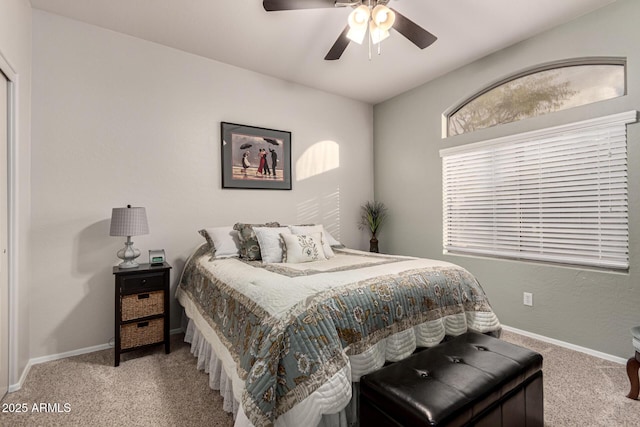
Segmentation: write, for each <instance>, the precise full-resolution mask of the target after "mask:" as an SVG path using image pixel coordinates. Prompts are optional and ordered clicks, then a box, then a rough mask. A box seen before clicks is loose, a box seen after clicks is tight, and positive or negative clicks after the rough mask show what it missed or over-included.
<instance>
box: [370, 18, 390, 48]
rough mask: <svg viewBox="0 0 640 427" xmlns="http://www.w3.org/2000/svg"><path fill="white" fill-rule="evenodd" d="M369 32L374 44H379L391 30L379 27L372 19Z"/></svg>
mask: <svg viewBox="0 0 640 427" xmlns="http://www.w3.org/2000/svg"><path fill="white" fill-rule="evenodd" d="M369 32H370V33H371V41H372V42H373V44H378V43H380V42H381V41H382V40H384V39H386V38H387V37H389V31H388V30H385V29H382V28H380V27H377V26H376V24H375V23H374V22H373V21H371V24H369Z"/></svg>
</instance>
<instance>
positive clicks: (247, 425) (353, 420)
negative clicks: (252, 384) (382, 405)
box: [183, 314, 357, 427]
mask: <svg viewBox="0 0 640 427" xmlns="http://www.w3.org/2000/svg"><path fill="white" fill-rule="evenodd" d="M184 317H185V318H184V319H183V321H186V323H187V326H186V329H185V331H186V332H185V336H184V340H185V342H188V343H190V344H191V353H192V354H193V355H194V356H195V357H196V358H197V359H198V361H197V368H198V369H200V370H204V372H206V373H207V374H209V387H211V388H212V389H213V390H219V391H220V395H221V396H222V398H223V406H222V409H224V411H226V412H229V413H232V414H233V418H234V420H235V423H234V427H253V425H252V424H251V422H250V421H249V419H248V418H247V416H246V415H245V414H244V412H243V411H242V406H241V405H240V403H239V399H238V398H239V397H240V395H241V392H242V391H241V390H237V389H238V387H236V390H234V381H233V380H232V379H231V377H230V376H229V375H227V372H226V370H225V366H224V362H223V359H224V356H222V357H219V356H218V355H217V354H216V351H215V350H214V349H215V345H213V344H212V343H210V342H209V341H208V340H207V338H206V335H209V334H210V333H211V331H208V332H204V333H203V332H201V331H200V329H199V328H198V326H197V322H196V321H194V320H193V319H191V318H189V317H188V315H186V314H185V316H184ZM183 323H184V322H183ZM232 376H233V374H232ZM235 377H236V378H237V375H236V376H235ZM341 377H342V376H338V378H341ZM240 388H241V387H240ZM354 388H355V390H356V391H357V387H354ZM234 391H235V392H234ZM309 398H311V399H309ZM309 398H307V399H305V401H303V402H301V405H303V407H301V408H297V407H296V408H293V409H292V410H291V411H289V412H287V413H286V414H284V415H283V416H281V417H280V418H278V419H277V420H276V423H275V424H276V426H278V427H280V426H309V425H318V426H321V427H348V426H350V425H355V424H357V415H356V414H357V405H356V404H352V403H351V402H350V403H349V404H348V405H347V407H346V408H344V409H342V410H341V411H339V412H337V413H335V414H325V415H322V416H321V418H320V414H321V413H320V412H319V410H321V408H322V407H323V406H331V405H335V402H338V401H339V400H343V399H338V396H336V395H334V394H333V393H331V392H330V391H329V392H328V393H322V392H321V393H317V392H316V393H313V394H312V395H311V396H309ZM355 401H356V402H357V399H355ZM342 406H344V405H342ZM305 407H307V409H305ZM311 408H313V409H311ZM318 419H319V420H318Z"/></svg>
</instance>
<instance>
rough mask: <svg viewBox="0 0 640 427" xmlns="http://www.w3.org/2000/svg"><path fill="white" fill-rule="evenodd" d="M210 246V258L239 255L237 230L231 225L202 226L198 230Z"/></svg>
mask: <svg viewBox="0 0 640 427" xmlns="http://www.w3.org/2000/svg"><path fill="white" fill-rule="evenodd" d="M198 233H200V235H201V236H202V237H204V238H205V239H206V240H207V242H208V243H209V246H210V247H211V255H212V258H232V257H238V256H240V240H239V236H238V232H237V231H236V230H234V229H233V227H232V226H228V227H213V228H203V229H202V230H200V231H198Z"/></svg>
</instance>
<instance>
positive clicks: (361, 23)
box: [347, 4, 370, 44]
mask: <svg viewBox="0 0 640 427" xmlns="http://www.w3.org/2000/svg"><path fill="white" fill-rule="evenodd" d="M369 17H370V11H369V8H368V7H367V6H365V5H363V4H361V5H360V6H358V7H356V8H355V9H354V10H353V12H351V14H349V32H348V33H347V38H348V39H349V40H351V41H353V42H356V43H358V44H362V42H363V41H364V37H365V36H366V35H367V24H368V23H369Z"/></svg>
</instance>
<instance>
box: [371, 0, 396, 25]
mask: <svg viewBox="0 0 640 427" xmlns="http://www.w3.org/2000/svg"><path fill="white" fill-rule="evenodd" d="M371 21H372V22H373V23H374V24H375V25H376V26H377V27H378V28H379V29H380V30H383V31H389V30H390V29H391V27H393V24H394V22H396V14H395V13H393V11H392V10H391V9H389V8H388V7H387V6H383V5H381V4H379V5H377V6H376V7H374V8H373V11H372V12H371Z"/></svg>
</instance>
